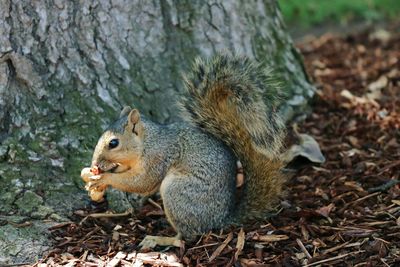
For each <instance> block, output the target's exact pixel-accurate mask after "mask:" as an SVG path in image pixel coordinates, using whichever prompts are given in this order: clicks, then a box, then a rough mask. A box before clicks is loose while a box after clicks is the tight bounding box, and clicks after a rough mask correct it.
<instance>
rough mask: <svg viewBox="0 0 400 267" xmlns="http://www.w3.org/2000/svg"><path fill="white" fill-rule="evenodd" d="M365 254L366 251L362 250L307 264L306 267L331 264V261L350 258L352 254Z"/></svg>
mask: <svg viewBox="0 0 400 267" xmlns="http://www.w3.org/2000/svg"><path fill="white" fill-rule="evenodd" d="M363 252H365V250H360V251H356V252H350V253H346V254H342V255H338V256H335V257H332V258H329V259H324V260H320V261H316V262H312V263H310V264H306V265H305V267H309V266H314V265H318V264H321V263H325V262H329V261H334V260H339V259H342V258H346V257H347V256H350V255H352V254H354V255H356V254H358V253H363Z"/></svg>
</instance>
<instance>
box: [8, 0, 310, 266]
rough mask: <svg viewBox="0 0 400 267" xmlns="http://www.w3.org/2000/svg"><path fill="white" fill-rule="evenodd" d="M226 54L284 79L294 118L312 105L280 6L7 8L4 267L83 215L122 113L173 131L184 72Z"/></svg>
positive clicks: (27, 4)
mask: <svg viewBox="0 0 400 267" xmlns="http://www.w3.org/2000/svg"><path fill="white" fill-rule="evenodd" d="M224 49H225V50H229V51H237V52H239V53H242V54H246V55H248V56H250V57H253V58H256V59H258V60H260V61H265V62H268V63H269V64H270V65H272V66H273V67H274V68H275V69H276V71H277V73H278V74H279V75H280V76H282V78H283V79H284V80H285V86H286V87H288V88H289V89H290V92H291V99H290V101H288V102H287V104H286V105H285V106H284V107H283V109H282V110H283V112H284V113H285V114H286V116H291V114H292V111H293V110H299V108H300V107H301V106H303V105H304V104H305V100H306V99H308V98H309V97H310V96H311V95H312V92H313V91H312V86H311V85H310V84H309V83H308V82H307V78H306V77H305V74H304V71H303V68H302V65H301V64H302V63H301V59H299V56H298V54H297V52H296V51H295V49H294V48H293V45H292V41H291V39H290V37H289V36H288V35H287V34H286V32H285V29H284V26H283V24H282V18H281V15H280V13H279V10H278V9H277V6H276V3H275V1H272V0H267V1H261V0H260V1H251V2H247V1H174V0H170V1H130V0H129V1H128V0H126V1H122V0H120V1H118V0H115V1H108V0H104V1H61V0H55V1H54V2H53V1H40V0H34V1H9V0H2V1H0V225H1V226H0V263H3V262H24V261H32V260H33V259H34V257H35V256H38V255H41V253H42V252H43V251H44V250H45V249H46V248H47V247H48V246H49V245H50V241H49V239H48V236H47V232H46V228H47V227H48V226H49V225H51V222H57V221H62V220H67V218H68V215H69V214H71V212H72V211H73V210H74V209H77V208H78V207H79V206H82V205H84V203H85V200H86V199H87V197H86V193H85V192H84V190H83V185H82V183H81V182H80V178H79V171H80V169H81V168H82V167H84V166H87V165H88V164H89V162H90V157H91V153H92V149H93V147H94V145H95V143H96V141H97V138H98V136H99V135H100V133H101V130H102V127H104V126H105V125H107V124H108V123H109V122H110V121H111V120H113V119H114V118H115V117H116V115H117V114H118V112H119V110H120V109H121V108H122V106H123V105H131V106H135V107H138V108H139V109H140V110H141V111H142V113H144V114H145V115H147V116H149V117H151V118H153V119H154V120H157V121H159V122H169V121H173V120H176V119H177V109H176V106H175V105H174V103H175V99H176V98H177V97H179V95H180V94H181V93H182V85H181V79H180V74H181V72H182V71H185V70H188V68H189V67H190V64H191V62H192V60H193V58H194V57H195V56H198V55H203V56H204V55H212V54H213V53H215V52H216V51H219V50H224ZM111 197H112V198H115V199H117V200H116V201H113V200H112V199H111V200H110V202H111V204H112V203H118V206H119V207H122V208H125V207H127V206H129V205H130V202H129V199H128V198H126V197H125V195H124V194H121V193H115V194H113V195H112V196H111ZM121 203H125V205H121ZM44 219H48V221H50V223H49V222H47V223H44V222H43V220H44ZM27 221H29V222H32V223H31V226H28V227H17V226H18V225H19V224H21V223H24V222H27Z"/></svg>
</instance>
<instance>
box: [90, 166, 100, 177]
mask: <svg viewBox="0 0 400 267" xmlns="http://www.w3.org/2000/svg"><path fill="white" fill-rule="evenodd" d="M90 172H91V173H93V174H94V175H99V174H100V173H101V169H100V167H99V166H98V165H95V166H93V167H92V168H90Z"/></svg>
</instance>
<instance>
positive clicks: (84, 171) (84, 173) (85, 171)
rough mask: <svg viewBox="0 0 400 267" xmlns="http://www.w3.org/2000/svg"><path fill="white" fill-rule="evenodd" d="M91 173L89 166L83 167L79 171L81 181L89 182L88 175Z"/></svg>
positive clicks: (91, 174)
mask: <svg viewBox="0 0 400 267" xmlns="http://www.w3.org/2000/svg"><path fill="white" fill-rule="evenodd" d="M93 175H94V173H92V171H91V168H83V169H82V171H81V177H82V179H83V181H85V183H87V182H89V181H90V179H89V177H90V176H93Z"/></svg>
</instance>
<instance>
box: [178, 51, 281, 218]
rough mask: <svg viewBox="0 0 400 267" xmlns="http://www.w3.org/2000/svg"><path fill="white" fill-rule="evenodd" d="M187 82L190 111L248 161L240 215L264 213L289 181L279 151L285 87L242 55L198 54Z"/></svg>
mask: <svg viewBox="0 0 400 267" xmlns="http://www.w3.org/2000/svg"><path fill="white" fill-rule="evenodd" d="M185 82H186V87H187V90H188V93H189V97H188V98H186V99H183V101H182V103H181V105H182V107H183V111H184V113H185V115H186V116H185V117H186V118H187V119H188V120H189V121H191V122H192V123H194V124H195V125H197V126H198V127H201V128H202V129H204V130H205V131H207V132H209V133H210V134H212V135H214V136H215V137H217V138H219V139H221V140H222V141H223V142H225V143H226V144H227V145H228V146H229V147H230V148H231V149H232V150H233V151H234V153H235V154H236V156H237V157H238V158H239V159H240V161H241V162H242V164H243V169H244V173H245V177H246V178H245V185H244V192H243V193H244V194H243V199H242V200H241V202H240V204H239V209H238V211H237V215H238V216H236V217H237V219H239V217H240V218H241V219H248V218H257V217H262V216H263V215H265V213H266V212H267V211H268V209H270V208H271V206H272V205H273V204H274V203H275V202H276V200H277V197H278V196H279V195H280V193H281V191H282V184H283V182H284V179H283V177H282V175H281V173H280V169H281V167H282V166H281V162H280V160H279V156H278V154H279V150H280V148H281V144H282V137H283V135H284V124H283V122H282V120H281V118H280V117H279V115H278V113H277V105H278V104H279V102H280V98H281V96H282V95H283V94H282V92H281V91H280V90H279V88H278V86H277V84H276V83H275V82H273V79H272V77H271V73H270V72H269V71H268V70H266V69H265V68H263V67H262V66H261V65H260V64H257V63H255V62H253V61H251V60H249V59H248V58H245V57H238V56H228V55H217V56H215V57H214V58H212V59H211V60H208V61H203V60H201V59H198V60H196V62H195V64H194V67H193V71H192V73H190V74H189V75H187V76H186V77H185Z"/></svg>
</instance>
